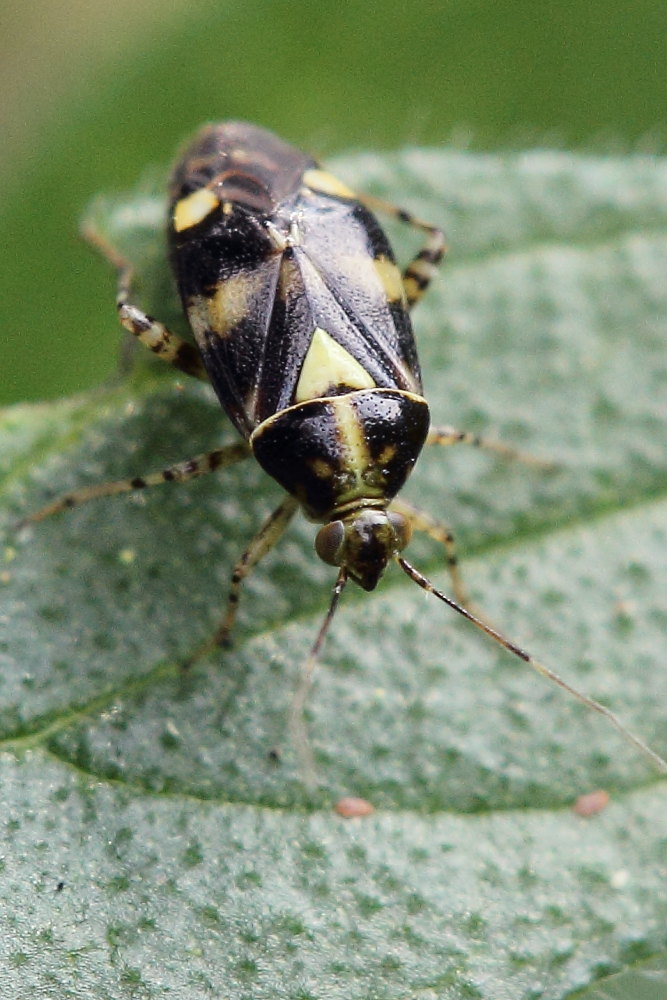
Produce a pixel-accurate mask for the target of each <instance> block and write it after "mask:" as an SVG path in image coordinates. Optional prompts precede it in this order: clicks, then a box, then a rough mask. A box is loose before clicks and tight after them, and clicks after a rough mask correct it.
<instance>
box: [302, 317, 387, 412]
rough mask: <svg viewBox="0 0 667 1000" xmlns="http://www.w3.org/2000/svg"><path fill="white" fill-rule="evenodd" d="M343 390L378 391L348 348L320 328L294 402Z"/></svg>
mask: <svg viewBox="0 0 667 1000" xmlns="http://www.w3.org/2000/svg"><path fill="white" fill-rule="evenodd" d="M343 387H344V388H346V389H351V390H353V389H374V388H375V382H374V380H373V379H372V378H371V376H370V375H369V374H368V372H367V371H366V370H365V368H363V367H362V366H361V365H360V364H359V362H358V361H357V360H356V359H355V358H353V357H352V355H351V354H348V352H347V351H346V350H345V348H344V347H341V346H340V344H337V343H336V341H335V340H334V339H333V337H330V336H329V334H328V333H327V332H326V330H322V329H321V327H319V326H318V327H316V328H315V332H314V333H313V339H312V340H311V342H310V347H309V348H308V353H307V354H306V357H305V360H304V362H303V367H302V369H301V375H300V376H299V382H298V384H297V387H296V395H295V397H294V402H295V403H304V402H305V401H306V400H307V399H317V398H318V397H321V396H327V395H331V393H332V392H335V391H336V390H337V389H339V388H343Z"/></svg>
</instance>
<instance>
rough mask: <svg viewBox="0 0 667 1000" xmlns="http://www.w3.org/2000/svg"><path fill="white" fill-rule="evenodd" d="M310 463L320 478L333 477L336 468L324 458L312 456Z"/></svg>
mask: <svg viewBox="0 0 667 1000" xmlns="http://www.w3.org/2000/svg"><path fill="white" fill-rule="evenodd" d="M308 465H309V466H310V468H311V469H312V471H313V473H314V474H315V475H316V476H317V478H318V479H331V478H332V477H333V474H334V469H333V467H332V466H331V463H330V462H327V461H326V459H324V458H311V459H310V461H309V462H308Z"/></svg>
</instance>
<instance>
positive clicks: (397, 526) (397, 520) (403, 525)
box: [387, 510, 412, 552]
mask: <svg viewBox="0 0 667 1000" xmlns="http://www.w3.org/2000/svg"><path fill="white" fill-rule="evenodd" d="M387 518H388V519H389V523H390V525H391V526H392V528H393V529H394V536H395V538H396V550H397V551H398V552H402V551H403V549H404V548H405V547H406V545H407V544H408V542H409V541H410V539H411V538H412V525H411V524H410V522H409V521H408V519H407V518H406V517H403V515H402V514H395V513H394V511H393V510H390V511H388V513H387Z"/></svg>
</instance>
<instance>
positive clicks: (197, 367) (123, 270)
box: [82, 225, 208, 382]
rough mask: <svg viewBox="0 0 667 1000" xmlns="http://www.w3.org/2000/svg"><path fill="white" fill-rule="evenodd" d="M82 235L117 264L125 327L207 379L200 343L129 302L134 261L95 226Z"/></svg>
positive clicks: (187, 370) (153, 348) (173, 361)
mask: <svg viewBox="0 0 667 1000" xmlns="http://www.w3.org/2000/svg"><path fill="white" fill-rule="evenodd" d="M82 235H83V236H84V238H85V239H86V240H87V241H88V242H89V243H90V244H91V245H92V246H94V247H95V249H96V250H98V251H99V252H100V253H101V254H102V255H103V256H104V257H106V259H107V260H108V261H109V262H110V263H111V264H112V265H113V267H115V268H116V271H117V273H118V291H117V293H116V308H117V309H118V317H119V319H120V321H121V323H122V325H123V326H124V327H125V329H126V330H129V331H130V333H131V334H132V335H133V336H134V337H136V338H137V340H139V341H140V342H141V343H142V344H143V345H144V346H145V347H147V348H148V349H149V350H150V351H152V352H153V354H156V355H157V356H158V357H159V358H160V359H161V360H162V361H166V362H167V363H168V364H170V365H173V366H174V368H178V370H179V371H182V372H185V374H186V375H192V376H194V378H198V379H201V380H202V381H204V382H207V381H208V375H207V374H206V369H205V368H204V363H203V361H202V359H201V354H200V353H199V350H198V349H197V347H195V345H194V344H190V343H188V341H187V340H183V339H182V337H179V336H178V334H176V333H172V331H171V330H170V329H169V328H168V327H166V326H165V325H164V323H161V322H160V321H159V320H157V319H155V318H154V317H153V316H149V315H148V314H147V313H145V312H143V310H141V309H139V307H138V306H135V305H133V304H132V303H131V302H130V298H131V292H132V279H133V276H134V269H133V267H132V265H131V264H130V263H129V262H128V261H127V260H125V258H124V257H123V256H122V255H121V254H120V253H119V252H118V251H117V250H116V249H115V247H113V246H112V245H111V244H110V243H109V242H108V241H107V240H106V239H105V238H104V236H102V235H101V233H98V232H97V230H96V229H94V228H93V226H91V225H86V226H84V227H83V229H82Z"/></svg>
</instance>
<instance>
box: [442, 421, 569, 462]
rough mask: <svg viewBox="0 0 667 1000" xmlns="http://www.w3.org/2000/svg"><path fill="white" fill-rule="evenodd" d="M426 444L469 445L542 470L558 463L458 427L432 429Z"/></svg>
mask: <svg viewBox="0 0 667 1000" xmlns="http://www.w3.org/2000/svg"><path fill="white" fill-rule="evenodd" d="M426 444H438V445H450V444H469V445H472V446H473V447H474V448H481V449H483V450H484V451H492V452H494V453H495V454H496V455H502V457H503V458H511V459H515V460H517V461H519V462H524V463H525V464H526V465H534V466H537V467H538V468H542V469H553V468H556V463H554V462H550V461H548V460H547V459H544V458H538V457H536V456H535V455H530V454H529V453H528V452H525V451H521V450H520V449H519V448H512V447H511V446H510V445H507V444H503V443H502V442H501V441H493V440H490V439H489V438H485V437H480V435H479V434H473V433H471V432H470V431H460V430H457V429H456V427H431V429H430V431H429V432H428V436H427V438H426Z"/></svg>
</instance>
